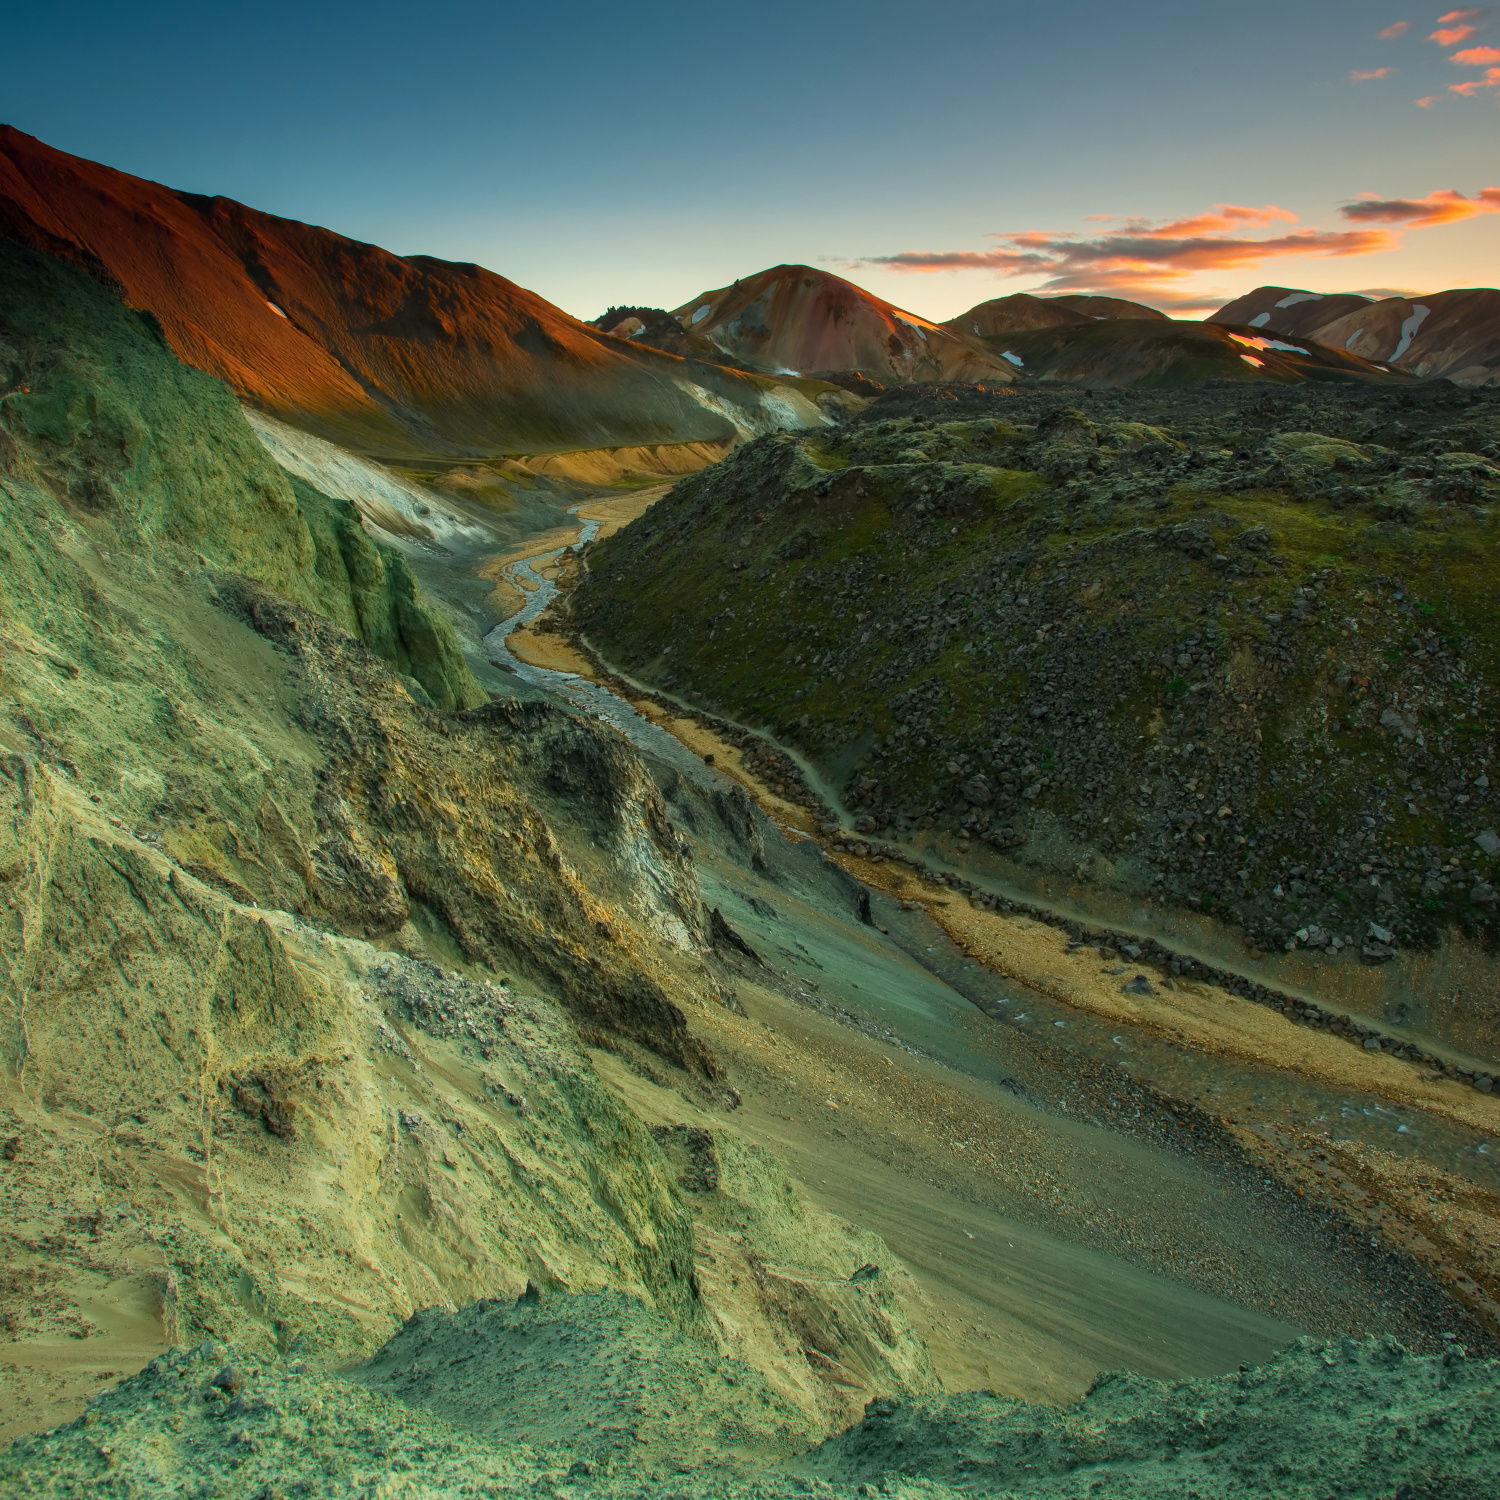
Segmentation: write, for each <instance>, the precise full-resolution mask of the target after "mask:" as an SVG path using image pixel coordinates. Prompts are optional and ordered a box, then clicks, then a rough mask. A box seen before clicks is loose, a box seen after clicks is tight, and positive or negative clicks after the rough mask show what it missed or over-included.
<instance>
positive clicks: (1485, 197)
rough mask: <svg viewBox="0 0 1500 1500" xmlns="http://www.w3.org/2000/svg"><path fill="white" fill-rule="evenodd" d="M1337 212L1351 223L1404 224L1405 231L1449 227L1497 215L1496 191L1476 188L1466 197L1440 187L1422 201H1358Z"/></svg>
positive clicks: (1499, 210) (1498, 192)
mask: <svg viewBox="0 0 1500 1500" xmlns="http://www.w3.org/2000/svg"><path fill="white" fill-rule="evenodd" d="M1339 212H1340V213H1341V214H1342V215H1343V216H1344V218H1346V219H1348V220H1349V221H1350V222H1351V223H1354V224H1404V225H1405V226H1406V227H1407V228H1408V229H1426V228H1429V227H1430V226H1431V225H1433V224H1453V223H1456V222H1458V220H1460V219H1472V218H1474V217H1475V216H1476V215H1477V214H1494V213H1500V188H1494V187H1487V188H1480V190H1479V191H1478V192H1477V193H1475V194H1474V196H1473V197H1472V198H1466V197H1465V196H1464V195H1463V194H1462V193H1460V192H1458V191H1457V190H1456V189H1454V188H1440V189H1439V190H1438V191H1437V192H1435V193H1428V195H1427V196H1426V197H1425V198H1360V199H1357V200H1356V201H1355V202H1353V203H1346V204H1345V205H1344V206H1343V207H1342V208H1341V209H1340V210H1339Z"/></svg>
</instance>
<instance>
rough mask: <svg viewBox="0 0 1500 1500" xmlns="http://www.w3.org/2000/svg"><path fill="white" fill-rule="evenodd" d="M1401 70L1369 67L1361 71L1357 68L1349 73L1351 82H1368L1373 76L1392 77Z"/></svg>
mask: <svg viewBox="0 0 1500 1500" xmlns="http://www.w3.org/2000/svg"><path fill="white" fill-rule="evenodd" d="M1400 71H1401V69H1400V68H1369V69H1366V70H1364V71H1361V70H1360V69H1359V68H1355V69H1354V70H1353V71H1351V72H1350V74H1349V81H1350V82H1351V83H1368V82H1369V81H1370V79H1372V78H1391V77H1394V75H1395V74H1397V73H1399V72H1400Z"/></svg>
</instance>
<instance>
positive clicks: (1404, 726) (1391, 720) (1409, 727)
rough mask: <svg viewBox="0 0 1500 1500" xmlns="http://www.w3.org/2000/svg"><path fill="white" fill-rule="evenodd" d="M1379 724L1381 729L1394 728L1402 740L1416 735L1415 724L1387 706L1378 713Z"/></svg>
mask: <svg viewBox="0 0 1500 1500" xmlns="http://www.w3.org/2000/svg"><path fill="white" fill-rule="evenodd" d="M1380 724H1381V727H1382V728H1383V729H1394V730H1395V731H1396V732H1397V733H1398V734H1399V735H1400V736H1401V738H1402V739H1404V740H1414V739H1416V737H1417V726H1416V725H1415V724H1414V723H1413V722H1412V721H1411V720H1410V719H1409V718H1407V716H1406V715H1405V714H1402V713H1399V712H1397V710H1396V709H1394V708H1388V709H1386V710H1385V711H1384V712H1383V713H1382V714H1381V715H1380Z"/></svg>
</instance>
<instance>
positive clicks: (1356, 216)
mask: <svg viewBox="0 0 1500 1500" xmlns="http://www.w3.org/2000/svg"><path fill="white" fill-rule="evenodd" d="M1496 71H1497V72H1500V70H1496ZM1339 212H1340V214H1341V215H1342V217H1343V218H1344V220H1345V221H1346V222H1347V223H1348V224H1350V225H1351V226H1355V227H1350V228H1346V229H1315V228H1306V227H1303V228H1294V229H1287V230H1282V231H1281V232H1279V233H1272V234H1268V235H1265V236H1264V237H1257V236H1254V235H1251V234H1249V233H1247V232H1246V231H1248V230H1252V229H1263V228H1269V227H1271V226H1273V225H1276V226H1280V225H1285V224H1296V222H1297V216H1296V215H1295V214H1293V213H1290V212H1288V210H1286V209H1284V208H1278V207H1276V206H1275V205H1274V204H1267V205H1266V206H1265V207H1262V208H1251V207H1245V206H1243V205H1240V204H1234V203H1221V204H1218V205H1216V206H1215V208H1214V209H1213V210H1212V211H1211V212H1207V213H1202V214H1197V215H1194V216H1193V217H1191V218H1184V219H1174V220H1171V221H1169V222H1166V223H1161V224H1153V223H1151V222H1149V221H1147V220H1145V219H1141V218H1125V219H1118V220H1116V221H1114V222H1115V223H1116V226H1117V227H1116V228H1115V229H1114V230H1113V231H1112V232H1106V233H1103V234H1099V235H1089V236H1085V235H1077V234H1068V233H1060V232H1057V231H1053V230H1040V229H1033V230H1024V231H1019V232H1017V231H1012V232H1010V233H1006V234H996V235H992V236H990V238H992V239H995V240H998V241H999V242H1000V243H999V244H998V245H996V246H995V247H994V248H993V249H987V250H905V251H902V252H900V253H899V254H896V255H880V256H869V257H866V258H865V260H864V261H863V262H862V264H865V265H877V266H887V267H889V268H890V269H892V270H895V271H914V272H924V271H925V272H932V271H992V272H995V273H996V274H997V275H1000V276H1028V275H1030V276H1035V275H1043V276H1045V277H1046V278H1047V280H1046V281H1045V282H1044V283H1043V285H1042V286H1041V287H1040V288H1038V290H1040V291H1046V292H1085V291H1089V292H1106V291H1107V292H1111V293H1116V294H1128V295H1137V296H1142V297H1147V298H1149V299H1150V300H1151V301H1152V302H1153V303H1154V304H1156V305H1158V306H1163V307H1166V306H1170V305H1174V304H1175V305H1178V306H1181V307H1184V308H1186V307H1194V306H1197V305H1199V303H1198V301H1197V299H1194V298H1191V297H1189V296H1174V295H1171V294H1172V292H1173V290H1174V288H1180V287H1181V284H1182V283H1183V282H1184V281H1185V280H1186V279H1187V278H1189V277H1191V276H1193V275H1196V274H1198V273H1200V272H1204V271H1227V270H1233V271H1239V270H1246V269H1249V268H1252V267H1255V266H1259V265H1262V264H1264V263H1265V262H1267V261H1273V260H1284V259H1297V258H1302V257H1305V256H1336V257H1349V256H1357V255H1373V254H1376V253H1377V252H1379V251H1383V250H1394V249H1397V248H1399V246H1400V245H1401V243H1402V241H1401V232H1402V231H1404V230H1407V229H1424V228H1430V227H1432V226H1434V225H1439V224H1451V223H1455V222H1457V221H1459V220H1461V219H1470V218H1474V217H1475V216H1476V215H1479V214H1491V213H1500V188H1496V187H1487V188H1482V189H1480V191H1479V192H1477V193H1475V194H1474V195H1473V196H1472V197H1468V196H1466V195H1465V194H1463V193H1460V192H1458V191H1457V190H1456V189H1453V188H1440V189H1438V190H1436V191H1434V192H1431V193H1428V194H1427V195H1426V196H1425V197H1422V198H1374V197H1371V198H1361V199H1357V200H1355V201H1354V202H1352V203H1347V204H1345V205H1344V206H1343V207H1342V208H1341V209H1340V210H1339ZM1182 290H1183V291H1184V292H1185V291H1186V288H1182Z"/></svg>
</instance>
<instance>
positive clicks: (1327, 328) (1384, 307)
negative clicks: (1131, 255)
mask: <svg viewBox="0 0 1500 1500" xmlns="http://www.w3.org/2000/svg"><path fill="white" fill-rule="evenodd" d="M1209 321H1210V322H1212V323H1233V324H1248V325H1249V326H1250V327H1252V328H1259V329H1262V330H1264V331H1265V332H1266V333H1272V334H1275V333H1281V334H1290V335H1292V336H1297V337H1302V338H1314V339H1317V340H1318V342H1319V343H1321V344H1327V345H1328V346H1329V347H1330V348H1332V349H1347V350H1348V351H1349V352H1350V353H1352V354H1358V355H1360V356H1361V357H1362V358H1364V359H1369V360H1377V361H1379V362H1381V363H1390V364H1393V365H1394V366H1395V367H1396V368H1397V369H1398V370H1406V371H1408V372H1409V373H1410V374H1413V375H1417V376H1420V377H1421V378H1422V379H1424V380H1451V381H1453V382H1454V383H1455V384H1457V385H1495V384H1500V291H1497V290H1495V288H1493V287H1466V288H1456V289H1453V290H1450V291H1446V292H1433V293H1432V294H1431V295H1430V296H1422V295H1413V296H1411V297H1386V298H1384V299H1382V300H1381V301H1379V302H1375V301H1371V299H1370V298H1368V297H1364V296H1361V295H1359V294H1358V293H1356V292H1340V293H1331V294H1328V295H1324V294H1322V293H1319V292H1301V291H1292V290H1289V289H1288V288H1287V287H1284V286H1263V287H1257V288H1256V289H1255V290H1254V291H1253V292H1248V293H1247V294H1246V295H1245V296H1243V297H1240V298H1239V299H1238V300H1236V301H1234V302H1231V303H1229V304H1227V305H1226V306H1224V307H1221V308H1220V309H1219V310H1218V312H1216V313H1215V314H1214V315H1213V317H1212V318H1211V319H1209Z"/></svg>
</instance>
